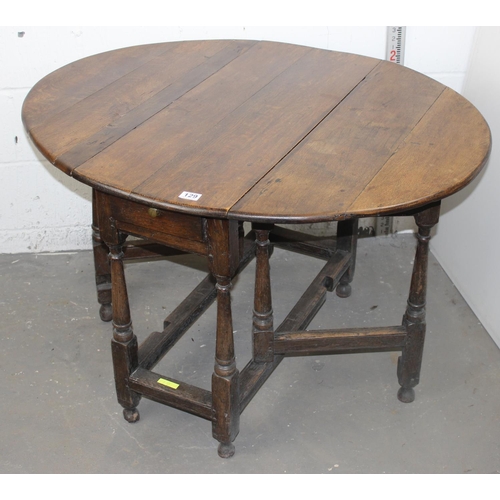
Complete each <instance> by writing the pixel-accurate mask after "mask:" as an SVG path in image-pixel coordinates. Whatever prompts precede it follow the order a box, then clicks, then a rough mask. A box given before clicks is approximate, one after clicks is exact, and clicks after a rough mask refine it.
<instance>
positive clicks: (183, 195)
mask: <svg viewBox="0 0 500 500" xmlns="http://www.w3.org/2000/svg"><path fill="white" fill-rule="evenodd" d="M179 198H182V199H184V200H191V201H198V200H199V199H200V198H201V194H198V193H190V192H189V191H183V192H182V193H181V194H180V195H179Z"/></svg>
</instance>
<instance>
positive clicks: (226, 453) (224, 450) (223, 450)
mask: <svg viewBox="0 0 500 500" xmlns="http://www.w3.org/2000/svg"><path fill="white" fill-rule="evenodd" d="M235 451H236V449H235V447H234V444H233V443H219V448H218V449H217V453H218V454H219V457H221V458H231V457H232V456H233V455H234V452H235Z"/></svg>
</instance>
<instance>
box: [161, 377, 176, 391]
mask: <svg viewBox="0 0 500 500" xmlns="http://www.w3.org/2000/svg"><path fill="white" fill-rule="evenodd" d="M158 383H159V384H161V385H166V386H167V387H170V389H177V387H179V384H177V383H175V382H172V381H171V380H166V379H164V378H160V379H158Z"/></svg>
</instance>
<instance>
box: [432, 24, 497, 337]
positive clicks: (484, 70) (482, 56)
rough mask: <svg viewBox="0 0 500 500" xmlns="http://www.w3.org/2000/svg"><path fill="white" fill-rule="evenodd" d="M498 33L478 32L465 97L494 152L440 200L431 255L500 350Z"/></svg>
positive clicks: (494, 28)
mask: <svg viewBox="0 0 500 500" xmlns="http://www.w3.org/2000/svg"><path fill="white" fill-rule="evenodd" d="M498 47H500V27H491V28H485V27H481V28H478V29H477V32H476V39H475V43H474V48H473V52H472V57H471V62H470V68H469V71H468V74H467V79H466V81H465V84H464V88H463V95H464V96H465V97H466V98H467V99H469V100H470V101H471V102H472V104H474V105H475V106H476V107H477V108H478V110H479V111H480V112H481V113H482V114H483V116H484V117H485V118H486V121H487V122H488V123H489V125H490V128H491V133H492V137H493V147H492V152H491V156H490V160H489V162H488V164H487V165H486V167H485V169H484V170H483V172H482V174H480V176H479V178H477V179H476V180H475V181H474V182H473V183H472V184H470V185H469V186H468V187H467V188H465V189H464V190H463V191H461V192H459V193H457V194H456V195H454V196H451V197H450V198H448V199H446V200H443V208H442V214H443V215H442V216H441V221H440V223H439V225H438V228H437V234H436V236H435V237H434V238H433V240H432V250H433V252H434V254H435V255H436V257H437V258H438V260H439V262H440V264H441V265H442V266H443V268H444V269H445V270H446V272H447V273H448V275H449V276H450V278H451V279H452V281H453V282H454V283H455V285H456V287H457V288H458V290H459V291H460V293H461V294H462V295H463V297H464V298H465V300H466V301H467V302H468V304H469V305H470V306H471V308H472V309H473V310H474V312H475V313H476V315H477V317H478V318H479V320H480V321H481V322H482V323H483V325H484V326H485V328H486V329H487V330H488V332H489V333H490V335H491V336H492V337H493V339H494V340H495V342H496V343H497V344H498V345H499V346H500V288H499V282H500V252H499V248H500V233H499V232H498V226H497V224H498V221H497V217H498V213H499V208H500V194H499V187H500V152H499V151H500V150H499V147H498V138H499V137H500V64H499V62H500V58H499V56H498Z"/></svg>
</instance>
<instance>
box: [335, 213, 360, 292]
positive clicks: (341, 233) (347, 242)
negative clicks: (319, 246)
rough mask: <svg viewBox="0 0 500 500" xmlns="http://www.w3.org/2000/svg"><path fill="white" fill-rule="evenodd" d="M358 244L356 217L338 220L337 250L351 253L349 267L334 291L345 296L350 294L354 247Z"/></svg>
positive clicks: (354, 257) (354, 263)
mask: <svg viewBox="0 0 500 500" xmlns="http://www.w3.org/2000/svg"><path fill="white" fill-rule="evenodd" d="M357 245H358V219H350V220H343V221H339V222H338V225H337V250H345V251H347V252H350V253H351V262H350V264H349V268H348V269H347V271H346V272H345V273H344V275H343V276H342V278H340V282H339V284H338V285H337V288H336V289H335V293H336V294H337V295H338V296H339V297H341V298H346V297H349V296H350V295H351V291H352V289H351V285H350V283H351V281H352V280H353V278H354V270H355V268H356V248H357Z"/></svg>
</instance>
